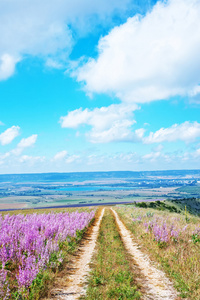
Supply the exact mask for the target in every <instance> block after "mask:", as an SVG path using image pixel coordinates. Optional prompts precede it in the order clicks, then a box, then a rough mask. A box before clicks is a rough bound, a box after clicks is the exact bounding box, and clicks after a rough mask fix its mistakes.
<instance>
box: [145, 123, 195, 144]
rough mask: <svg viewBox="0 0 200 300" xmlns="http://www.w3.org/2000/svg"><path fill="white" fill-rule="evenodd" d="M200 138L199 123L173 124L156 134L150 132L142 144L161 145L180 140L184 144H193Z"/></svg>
mask: <svg viewBox="0 0 200 300" xmlns="http://www.w3.org/2000/svg"><path fill="white" fill-rule="evenodd" d="M198 137H200V123H198V122H193V123H192V122H188V121H186V122H184V123H182V124H180V125H178V124H174V125H172V126H171V127H169V128H161V129H159V130H157V131H156V132H150V134H149V136H148V137H145V138H144V139H143V141H144V143H146V144H151V143H162V142H174V141H177V140H181V141H184V142H187V143H189V142H193V141H195V139H197V138H198Z"/></svg>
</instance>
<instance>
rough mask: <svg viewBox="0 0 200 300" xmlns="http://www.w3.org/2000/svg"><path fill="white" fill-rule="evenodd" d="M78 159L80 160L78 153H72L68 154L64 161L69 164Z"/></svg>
mask: <svg viewBox="0 0 200 300" xmlns="http://www.w3.org/2000/svg"><path fill="white" fill-rule="evenodd" d="M79 160H80V155H75V154H73V155H69V156H68V157H67V158H66V160H65V162H66V163H67V164H71V163H73V162H77V161H79Z"/></svg>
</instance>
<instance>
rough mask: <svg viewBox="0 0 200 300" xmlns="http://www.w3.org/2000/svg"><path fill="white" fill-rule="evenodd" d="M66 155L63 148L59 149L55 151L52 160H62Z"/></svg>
mask: <svg viewBox="0 0 200 300" xmlns="http://www.w3.org/2000/svg"><path fill="white" fill-rule="evenodd" d="M66 155H67V151H65V150H63V151H60V152H58V153H56V155H55V156H54V157H53V160H54V161H56V160H62V159H63V158H65V157H66Z"/></svg>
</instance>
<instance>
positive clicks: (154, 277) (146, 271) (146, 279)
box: [111, 208, 181, 300]
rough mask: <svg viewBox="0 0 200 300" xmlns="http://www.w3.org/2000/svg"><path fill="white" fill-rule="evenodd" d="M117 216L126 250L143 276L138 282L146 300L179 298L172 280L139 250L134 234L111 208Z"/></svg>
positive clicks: (172, 299) (116, 219) (173, 299)
mask: <svg viewBox="0 0 200 300" xmlns="http://www.w3.org/2000/svg"><path fill="white" fill-rule="evenodd" d="M111 211H112V212H113V214H114V216H115V221H116V224H117V225H118V228H119V232H120V235H121V238H122V241H123V243H124V246H125V248H126V250H127V251H128V252H129V253H130V254H131V256H132V258H133V260H134V262H135V263H136V265H137V267H138V268H139V270H140V273H141V274H142V275H143V279H142V280H138V282H139V283H140V285H141V286H142V290H143V297H142V299H144V300H153V299H154V300H175V299H177V300H178V299H181V298H180V297H178V294H177V291H176V290H175V289H174V288H173V285H172V283H171V282H170V280H169V279H168V278H167V277H166V276H165V274H164V272H162V271H161V270H158V269H157V268H156V267H155V266H154V265H153V262H152V261H150V259H149V257H148V256H147V255H145V254H143V253H142V252H141V251H140V250H139V246H138V245H137V244H135V243H134V242H133V240H132V233H131V232H130V231H129V230H128V229H127V228H126V227H125V225H124V224H123V223H122V221H121V220H120V218H119V216H118V214H117V212H116V211H115V210H113V209H112V208H111Z"/></svg>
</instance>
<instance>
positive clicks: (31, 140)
mask: <svg viewBox="0 0 200 300" xmlns="http://www.w3.org/2000/svg"><path fill="white" fill-rule="evenodd" d="M37 137H38V135H37V134H33V135H31V136H29V137H28V138H23V139H22V140H21V141H20V142H19V143H18V145H17V147H16V148H15V149H13V150H12V151H11V153H13V154H14V155H19V154H21V153H22V152H23V151H24V149H26V148H29V147H32V146H33V145H34V144H35V143H36V140H37Z"/></svg>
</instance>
